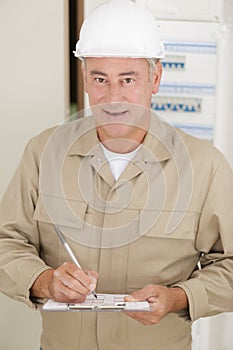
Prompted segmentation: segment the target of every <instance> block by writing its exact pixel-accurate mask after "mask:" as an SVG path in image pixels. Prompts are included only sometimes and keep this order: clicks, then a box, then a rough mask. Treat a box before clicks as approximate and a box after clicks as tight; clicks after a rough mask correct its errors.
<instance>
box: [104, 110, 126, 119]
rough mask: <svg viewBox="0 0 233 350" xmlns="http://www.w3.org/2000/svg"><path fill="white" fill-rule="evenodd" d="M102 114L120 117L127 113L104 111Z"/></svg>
mask: <svg viewBox="0 0 233 350" xmlns="http://www.w3.org/2000/svg"><path fill="white" fill-rule="evenodd" d="M104 112H105V113H106V114H108V115H109V116H111V117H121V116H122V115H124V114H126V113H127V112H128V111H122V112H111V111H107V110H104Z"/></svg>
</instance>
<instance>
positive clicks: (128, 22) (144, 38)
mask: <svg viewBox="0 0 233 350" xmlns="http://www.w3.org/2000/svg"><path fill="white" fill-rule="evenodd" d="M74 54H75V56H76V57H78V58H80V59H82V58H83V57H132V58H144V57H145V58H163V57H164V48H163V45H162V43H161V41H160V37H159V29H158V25H157V23H156V21H155V19H154V18H153V16H152V15H151V14H150V13H149V12H147V11H146V10H145V8H143V7H142V6H141V5H139V4H136V3H134V2H132V1H130V0H112V1H110V2H108V3H106V4H103V5H100V6H99V7H97V8H96V9H94V10H93V11H92V12H91V13H90V14H89V15H88V16H87V18H86V19H85V21H84V22H83V25H82V28H81V31H80V40H79V41H78V42H77V44H76V50H75V51H74Z"/></svg>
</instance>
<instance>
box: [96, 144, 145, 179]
mask: <svg viewBox="0 0 233 350" xmlns="http://www.w3.org/2000/svg"><path fill="white" fill-rule="evenodd" d="M101 146H102V148H103V151H104V155H105V158H106V159H107V161H108V162H109V166H110V169H111V171H112V174H113V177H114V179H115V180H116V181H117V180H118V179H119V177H120V176H121V173H123V171H124V170H125V168H126V167H127V165H128V164H129V162H130V161H131V160H132V159H133V157H134V156H135V154H136V153H137V151H138V150H139V148H140V146H141V145H140V146H139V147H137V148H136V149H135V150H133V151H132V152H129V153H115V152H111V151H109V150H108V149H107V148H106V147H104V145H103V144H102V143H101Z"/></svg>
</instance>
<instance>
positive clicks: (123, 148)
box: [97, 128, 147, 153]
mask: <svg viewBox="0 0 233 350" xmlns="http://www.w3.org/2000/svg"><path fill="white" fill-rule="evenodd" d="M97 133H98V138H99V140H100V142H102V144H103V145H104V147H106V148H107V149H108V150H109V151H111V152H114V153H129V152H132V151H134V150H135V149H136V148H138V146H139V145H140V144H141V143H142V142H143V140H144V138H145V136H146V134H147V131H146V130H144V129H138V132H137V133H136V135H135V134H134V137H130V135H129V136H128V137H124V138H111V137H110V136H109V135H106V134H105V133H104V132H103V130H102V129H101V128H100V129H98V128H97Z"/></svg>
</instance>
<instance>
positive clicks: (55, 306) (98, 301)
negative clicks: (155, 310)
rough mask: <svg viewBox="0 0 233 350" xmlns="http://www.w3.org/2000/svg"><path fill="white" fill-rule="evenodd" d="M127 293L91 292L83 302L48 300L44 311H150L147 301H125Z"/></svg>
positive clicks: (43, 308)
mask: <svg viewBox="0 0 233 350" xmlns="http://www.w3.org/2000/svg"><path fill="white" fill-rule="evenodd" d="M125 296H126V295H125V294H97V298H95V297H94V296H93V294H90V295H88V296H87V298H86V300H85V302H83V303H58V302H55V301H53V300H48V301H47V302H46V303H45V304H44V305H43V307H42V311H95V312H97V311H150V304H149V303H148V302H147V301H135V302H134V301H130V302H125V300H124V298H125Z"/></svg>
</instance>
